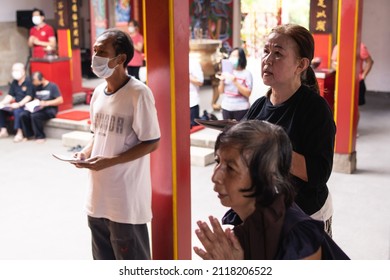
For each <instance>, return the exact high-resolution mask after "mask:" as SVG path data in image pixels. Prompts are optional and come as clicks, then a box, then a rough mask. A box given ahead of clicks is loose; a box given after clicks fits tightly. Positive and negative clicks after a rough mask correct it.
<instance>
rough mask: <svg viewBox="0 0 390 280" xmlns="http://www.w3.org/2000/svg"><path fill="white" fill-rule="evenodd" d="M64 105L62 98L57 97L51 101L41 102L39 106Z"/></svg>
mask: <svg viewBox="0 0 390 280" xmlns="http://www.w3.org/2000/svg"><path fill="white" fill-rule="evenodd" d="M62 103H64V98H63V97H62V96H58V97H57V98H55V99H53V100H41V102H40V105H41V106H43V107H47V106H58V105H61V104H62Z"/></svg>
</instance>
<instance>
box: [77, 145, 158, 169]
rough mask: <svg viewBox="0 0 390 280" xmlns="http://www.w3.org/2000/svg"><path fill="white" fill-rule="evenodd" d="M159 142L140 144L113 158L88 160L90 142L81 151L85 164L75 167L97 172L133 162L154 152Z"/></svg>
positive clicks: (90, 147) (98, 157)
mask: <svg viewBox="0 0 390 280" xmlns="http://www.w3.org/2000/svg"><path fill="white" fill-rule="evenodd" d="M159 141H160V139H156V140H151V141H145V142H141V143H139V144H137V145H136V146H134V147H132V148H130V149H129V150H127V151H125V152H123V153H120V154H119V155H117V156H113V157H100V156H97V157H93V158H88V156H90V154H91V150H92V144H93V142H92V143H91V145H88V146H87V147H86V148H84V149H83V151H82V153H83V154H84V155H85V158H86V160H85V163H77V164H76V166H77V167H81V168H88V169H91V170H95V171H98V170H102V169H105V168H108V167H111V166H114V165H117V164H121V163H125V162H129V161H133V160H136V159H138V158H140V157H143V156H145V155H147V154H150V153H151V152H153V151H155V150H156V149H157V148H158V146H159ZM76 157H77V158H80V159H82V158H83V156H76Z"/></svg>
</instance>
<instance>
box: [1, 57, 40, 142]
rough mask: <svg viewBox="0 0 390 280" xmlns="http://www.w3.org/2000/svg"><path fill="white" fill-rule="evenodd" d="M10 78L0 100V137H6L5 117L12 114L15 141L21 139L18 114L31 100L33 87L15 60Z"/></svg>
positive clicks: (22, 67) (21, 66)
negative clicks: (5, 93)
mask: <svg viewBox="0 0 390 280" xmlns="http://www.w3.org/2000/svg"><path fill="white" fill-rule="evenodd" d="M12 78H13V81H12V83H11V86H10V88H9V92H8V95H6V96H5V97H4V99H3V100H2V101H1V102H0V138H5V137H8V131H7V119H8V118H9V117H10V116H13V117H14V129H15V131H16V134H15V137H14V142H15V143H16V142H20V141H22V140H23V132H22V127H21V123H20V114H21V113H22V112H23V108H24V105H25V104H26V103H27V102H29V101H31V100H32V98H33V95H34V89H33V84H32V82H31V80H30V78H29V77H27V76H26V71H25V68H24V64H23V63H20V62H17V63H14V64H13V65H12Z"/></svg>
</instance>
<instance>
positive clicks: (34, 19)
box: [32, 16, 42, 25]
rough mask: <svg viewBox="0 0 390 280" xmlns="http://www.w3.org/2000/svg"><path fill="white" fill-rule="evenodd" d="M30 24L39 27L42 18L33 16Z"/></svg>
mask: <svg viewBox="0 0 390 280" xmlns="http://www.w3.org/2000/svg"><path fill="white" fill-rule="evenodd" d="M32 22H33V23H34V24H35V25H40V24H41V23H42V18H41V16H33V17H32Z"/></svg>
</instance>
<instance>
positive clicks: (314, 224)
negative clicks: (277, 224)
mask: <svg viewBox="0 0 390 280" xmlns="http://www.w3.org/2000/svg"><path fill="white" fill-rule="evenodd" d="M325 234H326V233H325V231H324V224H323V222H321V221H317V220H313V219H312V218H310V217H309V216H308V215H307V214H305V213H304V212H303V211H302V210H301V209H300V208H299V207H298V206H297V205H296V204H295V203H294V204H293V206H291V207H289V208H288V209H287V211H286V217H285V222H284V225H283V230H282V239H281V244H280V245H281V246H280V249H279V251H278V254H277V256H276V259H288V260H299V259H304V258H306V257H308V256H310V255H312V254H314V253H315V252H316V251H317V250H318V249H319V248H320V246H321V245H322V243H323V241H324V238H325V236H324V235H325Z"/></svg>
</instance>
